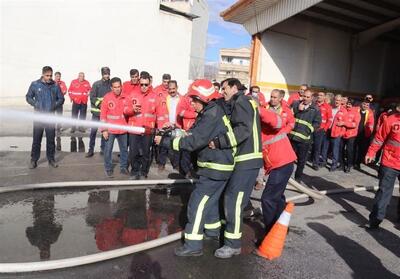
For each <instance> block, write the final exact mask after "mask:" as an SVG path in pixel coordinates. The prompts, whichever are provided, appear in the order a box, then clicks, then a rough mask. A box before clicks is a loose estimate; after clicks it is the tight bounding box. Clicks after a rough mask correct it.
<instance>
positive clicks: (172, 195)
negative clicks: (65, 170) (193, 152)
mask: <svg viewBox="0 0 400 279" xmlns="http://www.w3.org/2000/svg"><path fill="white" fill-rule="evenodd" d="M178 188H179V189H178ZM190 188H191V186H190V185H183V186H181V187H174V188H172V189H171V188H169V189H168V191H167V190H166V189H147V190H119V189H118V188H117V189H115V188H113V189H112V190H108V191H107V190H90V191H88V190H81V189H76V190H74V191H64V190H50V191H48V190H36V191H26V192H24V193H23V194H22V195H21V193H6V194H2V195H1V202H0V212H1V215H2V218H1V221H0V239H1V243H2V245H0V262H3V263H6V262H30V261H40V260H56V259H63V258H70V257H78V256H83V255H88V254H93V253H98V252H102V251H109V250H112V249H116V248H121V247H125V246H129V245H133V244H138V243H142V242H145V241H149V240H153V239H156V238H160V237H163V236H167V235H169V234H172V233H175V232H178V231H181V230H182V227H183V225H184V224H185V216H186V204H187V200H188V197H189V195H190ZM21 196H22V197H21Z"/></svg>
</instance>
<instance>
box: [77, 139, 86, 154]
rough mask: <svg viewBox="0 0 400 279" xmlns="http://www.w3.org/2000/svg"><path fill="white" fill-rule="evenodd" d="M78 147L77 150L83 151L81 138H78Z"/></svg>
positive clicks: (83, 146)
mask: <svg viewBox="0 0 400 279" xmlns="http://www.w3.org/2000/svg"><path fill="white" fill-rule="evenodd" d="M78 139H79V141H78V149H79V152H85V143H84V142H83V140H82V138H78Z"/></svg>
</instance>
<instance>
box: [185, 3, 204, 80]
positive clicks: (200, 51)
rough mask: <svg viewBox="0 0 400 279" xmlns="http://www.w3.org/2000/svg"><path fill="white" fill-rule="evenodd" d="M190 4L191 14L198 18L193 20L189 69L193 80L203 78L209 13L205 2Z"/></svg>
mask: <svg viewBox="0 0 400 279" xmlns="http://www.w3.org/2000/svg"><path fill="white" fill-rule="evenodd" d="M191 2H192V3H193V6H192V10H191V13H192V14H195V15H197V16H198V18H195V19H193V32H192V48H191V57H190V69H189V78H190V79H192V80H194V79H197V78H202V77H204V64H205V54H206V42H207V29H208V19H209V13H208V5H207V1H206V0H193V1H191Z"/></svg>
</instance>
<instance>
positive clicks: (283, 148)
mask: <svg viewBox="0 0 400 279" xmlns="http://www.w3.org/2000/svg"><path fill="white" fill-rule="evenodd" d="M260 118H261V131H262V139H263V158H264V168H265V170H266V173H267V174H268V179H267V182H266V186H265V189H264V191H263V193H262V195H261V207H262V211H263V219H264V225H265V231H266V232H269V230H270V229H271V227H272V225H273V224H274V223H275V222H276V220H277V219H278V217H279V216H280V214H281V213H282V211H283V209H284V208H285V205H286V198H285V194H284V192H285V189H286V185H287V183H288V181H289V178H290V175H291V174H292V172H293V162H294V161H295V160H296V153H295V152H294V150H293V148H292V145H291V144H290V141H289V138H288V137H287V134H286V132H285V131H284V129H283V127H282V119H281V117H280V116H279V115H278V114H277V113H275V112H273V111H271V110H267V109H265V108H262V107H261V108H260Z"/></svg>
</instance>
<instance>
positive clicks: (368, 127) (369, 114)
mask: <svg viewBox="0 0 400 279" xmlns="http://www.w3.org/2000/svg"><path fill="white" fill-rule="evenodd" d="M357 110H358V112H359V113H360V114H361V108H357ZM361 124H362V125H364V126H365V134H364V135H365V137H366V138H369V137H371V135H372V133H373V132H374V124H375V117H374V112H373V111H372V109H368V110H367V111H366V112H365V120H364V123H361Z"/></svg>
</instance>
